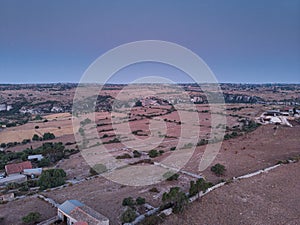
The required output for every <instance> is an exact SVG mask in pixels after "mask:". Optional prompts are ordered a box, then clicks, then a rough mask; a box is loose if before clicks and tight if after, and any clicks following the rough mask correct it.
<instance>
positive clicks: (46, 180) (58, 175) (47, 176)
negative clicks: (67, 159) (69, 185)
mask: <svg viewBox="0 0 300 225" xmlns="http://www.w3.org/2000/svg"><path fill="white" fill-rule="evenodd" d="M65 178H66V172H65V171H64V170H63V169H49V170H44V171H43V172H42V174H41V176H40V179H39V182H38V184H39V186H40V189H41V190H45V189H47V188H53V187H58V186H60V185H63V184H64V183H65Z"/></svg>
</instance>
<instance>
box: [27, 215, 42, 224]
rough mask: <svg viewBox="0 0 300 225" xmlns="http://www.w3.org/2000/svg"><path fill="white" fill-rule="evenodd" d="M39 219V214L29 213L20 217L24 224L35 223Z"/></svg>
mask: <svg viewBox="0 0 300 225" xmlns="http://www.w3.org/2000/svg"><path fill="white" fill-rule="evenodd" d="M40 218H41V214H40V213H39V212H30V213H28V214H27V215H26V216H23V217H22V221H23V222H24V223H28V224H29V223H36V222H38V221H39V219H40Z"/></svg>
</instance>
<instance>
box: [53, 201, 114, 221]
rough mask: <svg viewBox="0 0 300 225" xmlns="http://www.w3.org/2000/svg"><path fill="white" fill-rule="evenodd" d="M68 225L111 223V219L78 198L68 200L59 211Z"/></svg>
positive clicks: (59, 207)
mask: <svg viewBox="0 0 300 225" xmlns="http://www.w3.org/2000/svg"><path fill="white" fill-rule="evenodd" d="M57 215H58V217H59V218H60V219H61V220H62V221H64V222H65V223H66V224H67V225H71V224H72V225H86V224H88V225H109V219H108V218H106V217H105V216H103V215H102V214H100V213H98V212H97V211H95V210H93V209H92V208H90V207H88V206H86V205H84V204H83V203H81V202H79V201H78V200H67V201H65V202H64V203H63V204H61V205H60V206H58V211H57Z"/></svg>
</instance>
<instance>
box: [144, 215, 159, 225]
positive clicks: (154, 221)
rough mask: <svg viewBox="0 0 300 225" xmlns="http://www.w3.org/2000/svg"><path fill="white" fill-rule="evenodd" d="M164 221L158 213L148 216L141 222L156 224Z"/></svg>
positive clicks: (146, 224)
mask: <svg viewBox="0 0 300 225" xmlns="http://www.w3.org/2000/svg"><path fill="white" fill-rule="evenodd" d="M162 222H163V219H162V218H161V217H160V216H158V215H151V216H146V217H145V219H144V220H143V221H142V222H141V225H154V224H155V225H156V224H160V223H162Z"/></svg>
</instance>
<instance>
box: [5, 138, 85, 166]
mask: <svg viewBox="0 0 300 225" xmlns="http://www.w3.org/2000/svg"><path fill="white" fill-rule="evenodd" d="M78 151H79V150H77V149H65V146H64V145H63V143H62V142H58V143H52V142H47V143H43V145H42V146H40V147H38V148H35V149H32V148H27V149H25V150H24V151H22V152H0V169H4V166H5V165H6V164H7V163H9V162H10V161H12V160H20V161H26V160H27V158H28V156H29V155H36V154H42V155H43V156H44V158H43V159H42V160H41V161H39V162H37V166H39V167H44V166H49V165H50V164H51V163H56V162H57V161H59V160H61V159H63V158H67V157H69V156H70V155H72V154H75V153H78Z"/></svg>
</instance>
